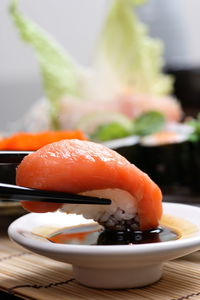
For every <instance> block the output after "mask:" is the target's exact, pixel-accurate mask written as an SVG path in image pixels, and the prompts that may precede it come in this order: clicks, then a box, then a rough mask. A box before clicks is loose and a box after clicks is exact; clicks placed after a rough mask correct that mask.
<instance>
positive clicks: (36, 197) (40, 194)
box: [0, 183, 111, 205]
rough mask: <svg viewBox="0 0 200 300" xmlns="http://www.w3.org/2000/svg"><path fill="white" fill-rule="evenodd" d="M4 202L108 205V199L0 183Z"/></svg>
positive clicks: (0, 193) (0, 194) (0, 192)
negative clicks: (4, 198)
mask: <svg viewBox="0 0 200 300" xmlns="http://www.w3.org/2000/svg"><path fill="white" fill-rule="evenodd" d="M1 196H3V197H6V201H22V200H23V201H34V202H35V201H36V202H38V201H39V202H52V203H71V204H99V205H100V204H102V205H106V204H110V203H111V201H110V200H109V199H104V198H97V197H89V196H83V195H77V194H70V193H62V192H55V191H44V190H38V189H30V188H26V187H22V186H18V185H13V184H7V183H0V197H1Z"/></svg>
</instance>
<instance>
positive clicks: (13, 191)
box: [0, 151, 111, 205]
mask: <svg viewBox="0 0 200 300" xmlns="http://www.w3.org/2000/svg"><path fill="white" fill-rule="evenodd" d="M31 152H32V151H0V165H1V164H3V165H5V164H18V163H20V162H21V161H22V159H23V158H24V157H25V156H26V155H28V154H30V153H31ZM0 195H1V196H3V197H6V201H34V202H35V201H36V202H38V201H39V202H52V203H71V204H98V205H100V204H102V205H106V204H110V203H111V201H110V200H109V199H104V198H98V197H90V196H83V195H77V194H71V193H63V192H55V191H44V190H38V189H31V188H26V187H22V186H17V185H13V184H7V183H0Z"/></svg>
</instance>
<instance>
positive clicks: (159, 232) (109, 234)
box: [97, 227, 179, 245]
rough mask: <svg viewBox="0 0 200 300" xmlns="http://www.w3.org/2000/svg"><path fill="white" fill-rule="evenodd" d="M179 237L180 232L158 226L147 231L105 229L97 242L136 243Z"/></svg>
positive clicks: (99, 243) (110, 243) (158, 241)
mask: <svg viewBox="0 0 200 300" xmlns="http://www.w3.org/2000/svg"><path fill="white" fill-rule="evenodd" d="M178 238H179V235H178V233H176V232H175V231H173V230H171V229H169V228H167V227H157V228H155V229H152V230H145V231H140V230H136V231H132V230H130V229H128V230H126V231H116V230H109V229H105V230H104V231H103V232H101V233H100V235H99V237H98V240H97V244H98V245H134V244H146V243H160V242H165V241H172V240H176V239H178Z"/></svg>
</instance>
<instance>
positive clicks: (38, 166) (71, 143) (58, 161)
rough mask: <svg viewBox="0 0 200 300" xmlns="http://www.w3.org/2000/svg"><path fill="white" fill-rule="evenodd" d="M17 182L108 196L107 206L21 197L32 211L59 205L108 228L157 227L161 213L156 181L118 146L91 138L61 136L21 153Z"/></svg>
mask: <svg viewBox="0 0 200 300" xmlns="http://www.w3.org/2000/svg"><path fill="white" fill-rule="evenodd" d="M16 183H17V184H18V185H21V186H26V187H30V188H37V189H43V190H53V191H61V192H70V193H79V194H80V193H82V194H84V195H92V196H95V195H96V196H98V197H105V198H110V199H111V200H112V204H111V205H109V206H107V205H106V206H102V205H100V206H98V205H97V206H95V205H76V206H73V205H67V204H65V205H64V206H63V207H62V205H61V204H60V205H59V204H55V205H54V204H53V205H52V204H48V203H41V204H40V203H34V202H32V203H31V202H30V203H29V202H27V203H23V206H24V207H25V208H26V209H27V210H30V211H33V212H47V211H53V210H56V209H58V208H62V210H64V211H66V212H67V213H72V212H73V213H78V214H83V216H85V217H86V218H92V219H94V220H95V221H98V222H99V223H100V224H102V225H104V226H105V227H107V228H112V229H113V228H114V229H115V228H118V229H120V228H121V229H124V228H125V227H129V228H131V229H141V230H145V229H151V228H155V227H157V226H158V224H159V220H160V218H161V215H162V203H161V201H162V194H161V191H160V189H159V188H158V186H157V185H156V184H155V183H154V182H153V181H152V180H151V179H150V178H149V177H148V176H147V175H146V174H145V173H143V172H142V171H141V170H139V169H138V168H137V167H136V166H134V165H133V164H131V163H129V162H128V161H127V160H126V159H125V158H124V157H122V156H121V155H119V154H118V153H117V152H115V151H113V150H111V149H109V148H107V147H105V146H103V145H101V144H96V143H93V142H88V141H80V140H63V141H60V142H57V143H53V144H49V145H47V146H44V147H43V148H41V149H39V150H37V151H36V152H34V153H32V154H30V155H28V156H26V157H25V158H24V159H23V161H22V162H21V164H20V165H19V167H18V168H17V175H16Z"/></svg>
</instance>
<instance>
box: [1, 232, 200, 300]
mask: <svg viewBox="0 0 200 300" xmlns="http://www.w3.org/2000/svg"><path fill="white" fill-rule="evenodd" d="M0 289H1V290H4V291H7V292H8V293H11V294H14V295H16V296H18V297H22V298H23V299H32V300H33V299H37V300H57V299H59V300H62V299H65V300H79V299H87V300H94V299H95V300H100V299H105V300H106V299H109V300H118V299H119V300H133V299H134V300H147V299H148V300H186V299H191V300H197V299H200V252H196V253H194V254H191V255H189V256H186V257H184V258H182V259H177V260H174V261H172V262H169V263H167V264H166V265H165V268H164V274H163V276H162V279H161V280H160V281H159V282H157V283H155V284H153V285H151V286H148V287H143V288H140V289H126V290H98V289H91V288H87V287H84V286H82V285H80V284H79V283H78V282H76V280H75V279H74V278H73V274H72V269H71V266H70V265H67V264H64V263H60V262H57V261H54V260H51V259H48V258H45V257H42V256H39V255H36V254H33V253H31V252H29V251H27V250H25V249H23V248H22V247H20V246H18V245H16V244H15V243H13V242H11V241H9V239H8V238H7V237H1V238H0Z"/></svg>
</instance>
